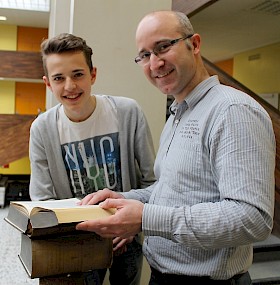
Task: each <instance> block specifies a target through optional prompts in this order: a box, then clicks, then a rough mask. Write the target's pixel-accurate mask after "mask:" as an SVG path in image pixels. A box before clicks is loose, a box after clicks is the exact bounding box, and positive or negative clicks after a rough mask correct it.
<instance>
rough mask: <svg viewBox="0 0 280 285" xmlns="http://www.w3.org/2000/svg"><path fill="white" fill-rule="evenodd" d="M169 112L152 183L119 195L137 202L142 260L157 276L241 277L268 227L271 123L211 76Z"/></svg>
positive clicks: (270, 216)
mask: <svg viewBox="0 0 280 285" xmlns="http://www.w3.org/2000/svg"><path fill="white" fill-rule="evenodd" d="M170 108H171V111H172V112H171V113H173V114H171V116H170V117H169V119H168V121H167V123H166V125H165V127H164V129H163V132H162V135H161V139H160V147H159V150H158V154H157V158H156V162H155V167H154V170H155V174H156V178H157V182H156V183H155V184H153V185H152V186H150V187H148V188H146V189H144V190H140V189H138V190H135V191H130V192H128V193H125V194H124V195H125V197H126V198H133V199H137V200H140V201H142V202H143V203H145V206H144V211H143V217H142V231H143V233H144V236H145V239H144V244H143V250H144V254H145V256H146V258H147V261H148V263H149V264H150V265H151V266H152V267H154V268H155V269H157V270H158V271H160V272H162V273H169V274H184V275H191V276H209V277H210V278H212V279H228V278H230V277H232V276H234V275H236V274H239V273H242V272H245V271H247V270H248V268H249V267H250V265H251V263H252V256H253V253H252V243H253V242H256V241H260V240H263V239H265V238H266V237H267V236H268V235H269V233H270V231H271V229H272V226H273V211H274V168H275V137H274V132H273V128H272V123H271V119H270V118H269V116H268V114H267V112H266V111H265V110H264V109H263V107H261V106H260V105H259V104H258V103H257V102H256V101H255V100H254V99H252V98H251V97H250V96H249V95H247V94H245V93H243V92H241V91H239V90H237V89H234V88H231V87H228V86H224V85H222V84H220V83H219V81H218V78H217V77H216V76H212V77H210V78H208V79H207V80H205V81H203V82H201V83H200V84H199V85H198V86H197V87H196V88H195V89H194V90H193V91H192V92H191V93H190V94H189V95H188V96H187V97H186V98H185V101H184V102H183V103H181V104H177V103H176V102H174V103H173V104H172V106H171V107H170Z"/></svg>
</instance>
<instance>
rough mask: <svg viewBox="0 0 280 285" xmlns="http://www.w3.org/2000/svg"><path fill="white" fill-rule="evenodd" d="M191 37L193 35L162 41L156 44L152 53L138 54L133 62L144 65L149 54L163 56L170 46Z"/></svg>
mask: <svg viewBox="0 0 280 285" xmlns="http://www.w3.org/2000/svg"><path fill="white" fill-rule="evenodd" d="M192 36H193V34H190V35H187V36H185V37H182V38H178V39H175V40H166V41H162V42H160V43H159V44H157V45H156V46H155V47H154V48H153V50H152V51H143V52H140V53H139V55H138V56H136V57H135V59H134V60H135V62H136V63H138V64H139V65H146V64H147V63H148V62H149V61H150V57H151V54H152V53H153V54H154V55H156V56H158V55H161V54H164V53H166V52H168V51H169V50H170V49H171V47H172V46H174V45H175V44H177V43H178V42H180V41H184V40H186V39H189V38H191V37H192Z"/></svg>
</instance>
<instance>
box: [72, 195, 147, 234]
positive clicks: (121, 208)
mask: <svg viewBox="0 0 280 285" xmlns="http://www.w3.org/2000/svg"><path fill="white" fill-rule="evenodd" d="M103 191H107V190H103ZM98 192H102V191H98ZM98 192H97V193H98ZM97 193H96V194H97ZM103 193H105V192H103ZM113 193H115V192H113ZM116 194H118V193H116ZM94 201H95V200H94ZM99 206H100V207H102V208H103V209H109V208H116V209H117V211H116V213H115V214H114V215H112V216H110V217H108V218H102V219H96V220H89V221H85V222H82V223H79V224H78V225H77V226H76V229H77V230H83V231H91V232H96V233H97V234H99V235H100V236H103V237H108V238H114V237H120V238H123V239H126V238H129V237H131V236H135V235H136V234H138V233H139V232H140V231H141V225H142V213H143V208H144V204H143V203H141V202H139V201H136V200H129V199H106V200H105V201H104V202H102V203H100V204H99Z"/></svg>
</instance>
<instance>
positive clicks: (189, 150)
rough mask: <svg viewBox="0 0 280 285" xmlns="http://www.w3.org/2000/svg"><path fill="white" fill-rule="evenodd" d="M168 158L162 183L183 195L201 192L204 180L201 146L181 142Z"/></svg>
mask: <svg viewBox="0 0 280 285" xmlns="http://www.w3.org/2000/svg"><path fill="white" fill-rule="evenodd" d="M166 156H167V157H166V159H165V165H164V166H163V168H162V169H163V171H162V175H161V177H162V182H164V183H166V184H168V186H169V187H170V188H172V190H174V191H177V192H179V193H182V194H183V193H187V192H190V191H197V190H199V189H200V185H201V179H202V177H201V172H202V148H201V144H199V143H197V142H195V143H194V142H190V141H188V140H184V141H180V142H179V143H176V144H174V145H173V146H172V147H170V149H169V151H168V153H167V154H166Z"/></svg>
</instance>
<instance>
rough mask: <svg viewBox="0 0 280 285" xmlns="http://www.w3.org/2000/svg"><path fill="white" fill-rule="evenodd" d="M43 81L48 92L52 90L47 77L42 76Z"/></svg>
mask: <svg viewBox="0 0 280 285" xmlns="http://www.w3.org/2000/svg"><path fill="white" fill-rule="evenodd" d="M43 81H44V83H45V84H46V86H47V87H48V88H49V89H50V90H52V88H51V85H50V81H49V79H48V77H47V76H45V75H44V76H43Z"/></svg>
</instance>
